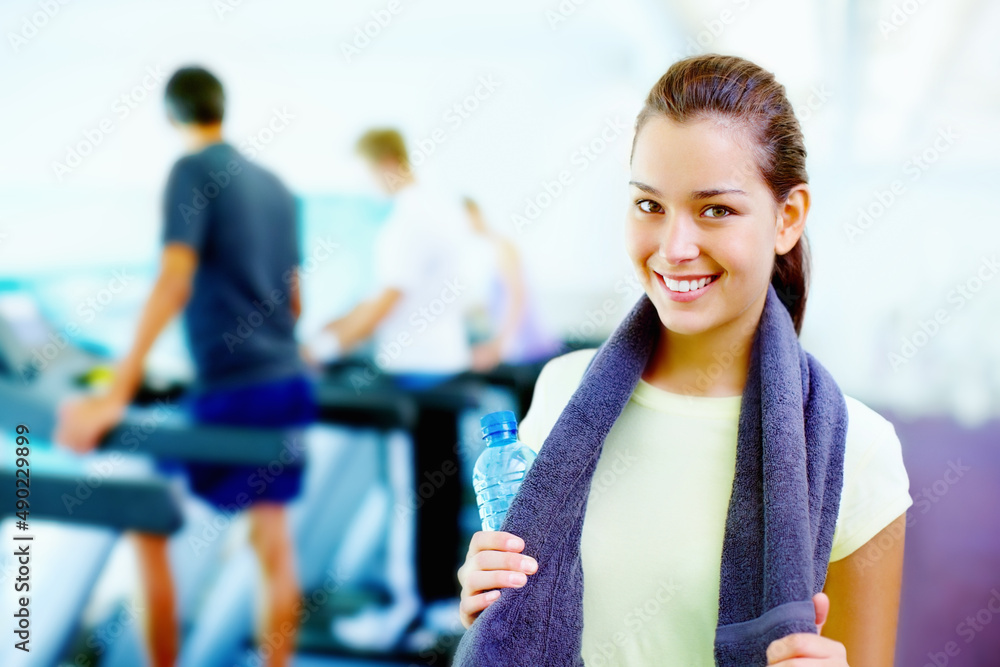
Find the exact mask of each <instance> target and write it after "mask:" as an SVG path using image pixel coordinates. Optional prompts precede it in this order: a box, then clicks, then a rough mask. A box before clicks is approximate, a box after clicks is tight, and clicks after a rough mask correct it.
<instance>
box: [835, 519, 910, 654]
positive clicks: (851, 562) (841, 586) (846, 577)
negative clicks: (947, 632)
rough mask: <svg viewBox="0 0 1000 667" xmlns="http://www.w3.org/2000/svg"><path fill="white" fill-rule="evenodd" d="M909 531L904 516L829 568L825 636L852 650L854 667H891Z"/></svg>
mask: <svg viewBox="0 0 1000 667" xmlns="http://www.w3.org/2000/svg"><path fill="white" fill-rule="evenodd" d="M905 533H906V514H902V515H900V516H899V518H897V519H896V520H895V521H893V522H892V523H890V524H889V525H888V526H886V527H885V528H884V529H882V531H881V532H880V533H878V534H877V535H876V536H875V537H873V538H872V539H870V540H869V541H868V542H867V543H865V544H864V545H862V546H861V547H860V548H859V549H858V550H857V551H855V552H854V553H852V554H851V555H849V556H847V557H846V558H842V559H841V560H838V561H834V562H833V563H830V567H829V569H828V570H827V574H826V585H825V586H824V587H823V592H824V593H826V594H827V596H829V598H830V615H829V617H828V618H827V621H826V623H825V624H824V625H823V633H822V634H823V636H824V637H829V638H830V639H834V640H836V641H839V642H841V643H842V644H843V645H844V646H845V647H846V648H847V663H848V664H849V665H850V666H851V667H892V664H893V657H894V654H895V648H896V623H897V620H898V616H899V596H900V589H901V588H902V580H903V541H904V539H903V538H904V536H905Z"/></svg>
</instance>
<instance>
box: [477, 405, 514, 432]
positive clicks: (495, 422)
mask: <svg viewBox="0 0 1000 667" xmlns="http://www.w3.org/2000/svg"><path fill="white" fill-rule="evenodd" d="M479 424H480V425H481V426H482V427H483V438H488V437H490V436H491V435H493V434H494V433H500V432H501V431H514V432H515V433H516V432H517V417H516V416H514V413H513V412H511V411H510V410H500V411H498V412H491V413H489V414H488V415H484V416H483V418H482V419H480V420H479Z"/></svg>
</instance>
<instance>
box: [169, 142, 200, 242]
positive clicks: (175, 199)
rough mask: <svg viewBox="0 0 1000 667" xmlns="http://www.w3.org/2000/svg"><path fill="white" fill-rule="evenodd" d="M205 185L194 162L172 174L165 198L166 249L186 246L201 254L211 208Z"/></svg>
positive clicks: (181, 165) (183, 162)
mask: <svg viewBox="0 0 1000 667" xmlns="http://www.w3.org/2000/svg"><path fill="white" fill-rule="evenodd" d="M204 181H205V179H204V177H203V173H202V170H201V169H199V168H198V165H197V163H195V162H192V161H191V160H184V159H182V160H179V161H178V162H177V163H176V164H175V165H174V168H173V169H172V170H171V171H170V176H169V177H168V178H167V188H166V191H165V192H164V197H163V223H164V228H163V245H167V244H169V243H183V244H185V245H188V246H191V247H192V248H194V249H195V250H196V251H199V252H200V251H201V249H202V246H203V244H204V241H205V234H206V230H207V227H208V220H209V216H210V207H211V200H209V199H208V198H207V197H205V194H204V192H203V189H204V186H205V182H204Z"/></svg>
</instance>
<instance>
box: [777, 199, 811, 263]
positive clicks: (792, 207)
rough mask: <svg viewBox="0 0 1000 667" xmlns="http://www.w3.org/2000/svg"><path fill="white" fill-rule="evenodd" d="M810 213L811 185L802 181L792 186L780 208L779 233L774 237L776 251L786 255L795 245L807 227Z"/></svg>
mask: <svg viewBox="0 0 1000 667" xmlns="http://www.w3.org/2000/svg"><path fill="white" fill-rule="evenodd" d="M808 215H809V186H808V185H806V184H805V183H801V184H799V185H796V186H795V187H794V188H792V191H791V192H789V193H788V197H787V198H786V199H785V203H784V204H782V205H781V206H780V207H779V208H778V219H777V235H776V236H775V239H774V252H775V253H776V254H778V255H784V254H785V253H786V252H788V251H789V250H791V249H792V248H794V247H795V244H796V243H798V242H799V238H800V237H801V236H802V233H803V232H805V229H806V217H807V216H808Z"/></svg>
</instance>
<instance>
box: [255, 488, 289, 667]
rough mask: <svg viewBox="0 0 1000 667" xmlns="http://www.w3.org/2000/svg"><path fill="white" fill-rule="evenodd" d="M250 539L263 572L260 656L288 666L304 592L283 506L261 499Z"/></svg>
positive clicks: (277, 665)
mask: <svg viewBox="0 0 1000 667" xmlns="http://www.w3.org/2000/svg"><path fill="white" fill-rule="evenodd" d="M250 542H251V543H252V544H253V548H254V550H255V551H256V552H257V558H258V560H259V561H260V568H261V572H262V573H263V575H264V595H265V602H264V609H265V616H264V619H263V624H262V628H261V630H262V632H261V637H260V647H259V651H260V656H261V657H262V658H264V659H265V660H266V661H267V662H266V664H267V665H268V666H269V667H286V666H287V665H289V664H291V658H292V654H293V653H294V652H295V638H296V635H297V634H298V629H299V628H298V606H299V604H300V602H301V597H302V594H301V592H300V590H299V581H298V575H297V573H296V567H295V545H294V544H293V543H292V538H291V534H290V531H289V528H288V515H287V512H286V511H285V507H284V505H280V504H276V503H267V502H262V503H257V504H255V505H253V506H252V507H251V508H250Z"/></svg>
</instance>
